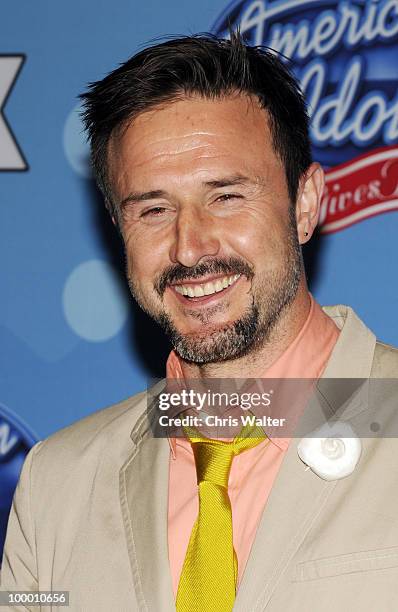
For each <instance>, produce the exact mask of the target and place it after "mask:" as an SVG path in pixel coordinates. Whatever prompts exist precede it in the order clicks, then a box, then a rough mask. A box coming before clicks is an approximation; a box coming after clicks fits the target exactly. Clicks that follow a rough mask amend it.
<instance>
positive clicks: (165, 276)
mask: <svg viewBox="0 0 398 612" xmlns="http://www.w3.org/2000/svg"><path fill="white" fill-rule="evenodd" d="M208 274H225V276H227V275H228V276H229V275H230V274H241V275H242V276H246V277H247V279H248V280H251V279H252V278H253V276H254V271H253V267H252V266H250V265H249V264H248V263H246V262H245V261H243V260H242V259H239V258H237V257H229V258H227V259H220V258H216V259H211V260H209V261H203V262H202V263H199V264H198V265H197V266H193V267H192V268H187V267H186V266H182V265H181V264H175V265H171V266H169V267H168V268H166V269H165V270H163V272H162V273H161V274H160V276H159V277H158V278H157V279H156V281H155V285H154V286H155V290H156V291H157V293H158V294H159V295H160V297H162V296H163V294H164V292H165V291H166V287H167V286H168V285H170V284H171V283H176V282H178V281H184V280H186V279H190V280H194V279H195V278H200V277H201V276H206V275H208Z"/></svg>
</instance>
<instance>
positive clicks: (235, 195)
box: [216, 193, 242, 202]
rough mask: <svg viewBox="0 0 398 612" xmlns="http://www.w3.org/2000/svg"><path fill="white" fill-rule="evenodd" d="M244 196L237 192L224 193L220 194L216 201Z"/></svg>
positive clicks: (226, 200)
mask: <svg viewBox="0 0 398 612" xmlns="http://www.w3.org/2000/svg"><path fill="white" fill-rule="evenodd" d="M241 197H242V196H241V195H239V194H237V193H223V194H222V195H220V196H218V198H217V199H216V202H228V200H235V199H236V198H241Z"/></svg>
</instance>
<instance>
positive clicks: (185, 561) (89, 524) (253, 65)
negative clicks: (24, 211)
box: [2, 35, 398, 612]
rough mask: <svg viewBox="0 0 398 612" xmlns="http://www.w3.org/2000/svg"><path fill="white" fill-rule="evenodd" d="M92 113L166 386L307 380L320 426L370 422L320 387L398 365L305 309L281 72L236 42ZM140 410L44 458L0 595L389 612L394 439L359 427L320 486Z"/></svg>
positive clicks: (98, 90)
mask: <svg viewBox="0 0 398 612" xmlns="http://www.w3.org/2000/svg"><path fill="white" fill-rule="evenodd" d="M83 100H84V102H85V105H86V111H85V120H86V125H87V128H88V132H89V136H90V141H91V147H92V159H93V164H94V168H95V172H96V176H97V180H98V184H99V186H100V188H101V189H102V191H103V193H104V197H105V201H106V205H107V207H108V209H109V211H110V213H111V216H112V219H113V222H114V223H115V224H116V225H117V226H118V228H119V230H120V233H121V236H122V238H123V241H124V244H125V250H126V258H127V277H128V282H129V285H130V287H131V292H132V294H133V296H134V297H135V299H136V300H137V302H138V303H139V304H140V306H141V307H142V308H143V309H144V310H145V311H146V312H147V313H148V314H149V316H151V317H152V318H154V319H155V320H156V321H157V322H158V323H159V324H160V325H161V326H162V327H163V328H164V330H165V332H166V333H167V334H168V336H169V337H170V339H171V341H172V343H173V346H174V350H173V352H172V353H171V355H170V357H169V359H168V362H167V378H168V379H169V381H173V380H175V379H177V381H178V382H179V384H180V385H181V387H182V388H184V386H185V385H187V384H188V381H189V379H194V380H197V381H201V380H202V379H206V380H213V379H226V378H228V379H231V380H235V379H242V378H243V379H257V380H260V381H261V380H264V379H265V380H267V379H279V378H286V379H290V378H295V379H311V380H313V379H315V380H319V384H318V388H319V389H321V391H322V399H323V401H324V406H323V407H322V409H325V410H326V413H327V411H328V410H329V411H330V412H329V415H330V416H333V415H335V414H338V415H339V418H341V419H343V420H344V421H346V422H348V423H349V424H355V423H356V422H359V423H363V422H364V419H365V421H366V419H367V415H368V412H369V410H370V403H371V402H370V396H371V392H370V391H369V388H368V387H367V386H366V385H365V387H366V391H364V387H363V386H361V385H354V387H355V392H352V393H351V392H349V393H348V395H347V393H346V388H345V387H344V385H340V384H338V385H328V381H329V379H341V378H346V379H354V380H358V379H359V380H366V379H369V378H382V377H386V378H387V377H394V376H396V374H397V372H398V357H397V352H396V350H395V349H392V348H390V347H388V346H385V345H382V344H380V343H376V339H375V337H374V335H373V334H372V332H371V331H370V330H368V329H367V328H366V327H365V325H364V324H363V323H362V322H361V321H360V320H359V319H358V317H357V316H356V315H355V314H354V312H353V311H352V310H351V309H350V308H348V307H345V306H336V307H328V308H325V309H324V311H323V310H322V309H321V308H320V307H319V306H318V304H317V303H316V302H315V300H314V299H313V298H312V296H311V295H310V294H309V292H308V289H307V285H306V278H305V273H304V269H303V262H302V256H301V245H302V244H304V243H305V242H307V241H308V240H309V239H310V238H311V235H312V233H313V232H314V229H315V227H316V224H317V219H318V215H319V202H320V198H321V194H322V188H323V173H322V169H321V168H320V166H319V164H317V163H313V162H312V161H311V155H310V143H309V138H308V119H307V114H306V110H305V105H304V102H303V100H302V97H301V95H300V92H299V90H298V87H297V85H296V83H295V81H294V79H293V78H292V76H291V75H290V74H289V72H288V71H287V70H286V68H285V67H284V65H283V64H282V62H281V61H280V60H279V59H277V58H276V57H275V56H274V55H273V54H271V53H269V52H267V51H264V50H260V49H255V48H248V47H246V46H245V45H244V44H243V42H242V41H241V39H240V38H239V36H238V35H232V37H231V41H224V40H217V39H216V38H212V37H205V36H198V37H187V38H182V39H177V40H170V41H168V42H166V43H163V44H160V45H157V46H154V47H151V48H148V49H146V50H144V51H142V52H140V53H138V54H137V55H136V56H134V57H133V58H131V59H130V60H129V61H128V62H126V63H125V64H124V65H122V66H121V67H119V68H118V69H117V70H115V71H114V72H112V73H111V74H110V75H108V76H107V77H106V78H105V79H104V80H103V81H100V82H98V83H95V84H93V85H92V86H91V88H90V91H89V92H88V93H86V94H85V95H84V96H83ZM154 350H156V347H154ZM342 388H344V389H343V391H344V392H341V389H342ZM358 389H359V391H358ZM389 389H390V388H389ZM379 399H380V396H379ZM382 400H383V402H384V403H385V405H390V404H391V402H393V400H394V397H393V392H392V391H391V389H390V390H388V391H385V396H384V397H383V398H382ZM383 405H384V404H383ZM146 408H147V401H146V394H145V393H141V394H139V395H137V396H135V397H133V398H129V399H127V400H126V401H124V402H122V403H121V404H119V405H116V406H113V407H111V408H109V409H107V410H104V411H100V412H98V413H96V414H94V415H91V416H89V417H88V418H86V419H84V420H82V421H81V422H79V423H77V424H75V425H73V426H71V427H69V428H66V429H64V430H62V431H60V432H58V433H57V434H55V435H54V436H51V437H50V438H49V439H48V440H46V441H44V442H42V443H39V444H38V445H36V447H34V449H33V450H32V451H31V453H30V455H29V457H28V458H27V460H26V462H25V465H24V468H23V472H22V475H21V478H20V482H19V485H18V488H17V491H16V495H15V499H14V505H13V509H12V512H11V516H10V521H9V527H8V535H7V540H6V545H5V553H4V559H3V568H2V588H4V589H5V588H7V589H14V590H16V589H18V590H37V589H39V590H51V589H53V590H55V589H58V590H61V589H62V590H69V591H70V608H71V609H72V610H76V611H77V610H79V611H82V610H84V611H89V610H90V611H91V610H93V611H94V610H95V611H96V612H98V611H101V610H104V611H105V610H106V611H109V610H115V611H116V610H117V611H123V612H124V611H126V612H127V611H128V610H142V611H144V610H145V611H156V612H158V611H162V612H163V611H164V612H169V611H171V610H175V609H177V610H178V612H182V611H184V612H188V611H192V612H193V611H199V610H203V611H204V612H212V611H214V612H216V611H217V612H224V611H227V610H231V609H232V607H233V609H234V610H236V611H240V612H248V611H250V612H255V611H260V610H267V611H269V612H282V611H286V610H288V611H289V612H308V611H315V612H326V611H331V610H339V611H341V610H343V611H345V610H347V611H348V610H352V609H358V610H361V611H362V612H371V611H372V612H374V610H378V611H387V610H395V609H397V605H398V595H397V594H396V589H395V588H394V589H393V587H392V585H393V583H394V579H396V578H397V574H398V524H397V521H396V509H397V502H398V492H397V490H396V478H395V476H394V474H395V472H396V470H395V467H393V466H394V465H395V464H394V461H395V456H396V455H395V453H396V445H395V444H394V440H388V439H383V440H381V439H380V438H379V439H375V438H371V437H370V436H371V432H370V430H369V437H368V439H364V440H362V455H361V457H360V459H359V462H358V464H357V465H356V463H357V460H358V457H356V458H355V460H354V461H353V465H352V467H351V468H350V470H349V472H350V473H349V475H346V477H344V478H341V477H340V476H339V474H337V476H335V477H334V478H333V479H331V480H330V479H328V478H327V477H326V476H323V477H321V476H320V475H318V474H317V469H316V468H317V466H316V465H310V464H309V466H306V465H305V464H304V463H303V461H302V460H301V459H300V457H299V455H298V445H299V442H300V440H299V439H298V438H292V436H291V435H289V436H287V437H285V438H283V437H277V436H272V435H267V431H268V430H267V428H266V427H264V428H261V433H260V434H259V433H258V428H257V430H256V431H257V433H256V437H255V438H250V436H249V437H247V438H246V437H244V436H243V435H242V437H240V438H237V439H235V440H234V441H233V442H228V441H225V440H212V439H211V438H210V437H209V438H203V434H201V433H200V432H198V431H197V430H195V429H193V433H192V429H190V428H189V427H187V428H185V430H184V431H185V434H186V436H187V438H188V439H186V438H184V437H183V438H178V437H175V436H169V437H168V438H167V437H154V436H153V434H152V430H151V422H150V418H149V415H150V414H153V412H152V413H151V412H150V411H147V409H146ZM309 410H310V408H307V410H306V412H305V414H308V411H309ZM364 415H365V416H364ZM304 416H305V415H304ZM361 419H362V420H361ZM350 426H351V425H350ZM268 434H269V431H268ZM195 436H196V437H195ZM224 437H227V438H230V436H224ZM249 439H251V440H252V441H253V440H255V443H253V444H251V443H250V444H249V445H247V446H246V447H245V448H243V445H245V444H246V442H247V441H248V440H249ZM340 442H341V440H340ZM324 448H325V449H326V450H325V456H327V458H329V459H330V462H332V463H333V461H334V460H335V459H337V458H338V453H337V454H336V453H335V450H333V449H332V454H330V455H328V454H327V453H328V452H329V451H328V448H329V447H326V446H325V447H324ZM348 448H349V440H347V439H346V440H345V442H344V440H343V455H342V456H343V458H344V457H346V456H347V453H346V451H347V449H348ZM203 449H205V450H204V454H203V453H202V451H203ZM220 449H221V450H220ZM231 449H232V451H233V452H232V451H231ZM231 452H232V455H233V456H232V455H231ZM347 452H348V451H347ZM201 453H202V454H201ZM220 453H221V455H223V457H224V459H225V457H226V456H227V455H226V454H227V453H230V454H228V458H227V459H225V462H226V463H228V466H227V468H228V469H226V470H224V472H223V474H222V475H220V474H221V468H220V465H219V463H218V464H217V465H216V464H215V463H213V464H211V460H213V459H212V458H214V457H213V455H214V456H215V455H217V456H218V454H220ZM333 453H334V454H333ZM204 455H207V457H205V458H204ZM210 455H211V457H210V459H209V456H210ZM230 455H231V456H230ZM323 458H324V457H323ZM217 461H218V459H217ZM315 463H316V462H315ZM334 465H336V464H334ZM209 466H210V467H209ZM215 466H216V467H215ZM309 467H311V468H313V469H312V470H310V469H309ZM214 473H215V475H214ZM318 473H319V471H318ZM199 501H200V508H199ZM215 560H216V561H215Z"/></svg>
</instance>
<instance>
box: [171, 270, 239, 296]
mask: <svg viewBox="0 0 398 612" xmlns="http://www.w3.org/2000/svg"><path fill="white" fill-rule="evenodd" d="M239 277H240V274H235V275H234V276H224V277H223V278H218V279H217V280H216V281H214V282H208V283H204V284H202V285H200V284H198V285H174V289H175V290H176V291H177V293H180V294H181V295H187V296H188V297H202V296H204V295H212V294H213V293H218V292H219V291H222V290H223V289H225V288H226V287H229V285H232V283H234V282H235V281H236V280H237V279H238V278H239Z"/></svg>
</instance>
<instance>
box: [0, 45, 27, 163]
mask: <svg viewBox="0 0 398 612" xmlns="http://www.w3.org/2000/svg"><path fill="white" fill-rule="evenodd" d="M24 61H25V56H24V55H22V54H21V55H0V170H1V171H9V172H10V171H18V170H19V171H21V170H22V171H23V170H27V169H28V164H27V163H26V160H25V158H24V156H23V153H22V151H21V149H20V148H19V146H18V142H17V140H16V138H15V136H14V133H13V131H12V129H11V127H10V125H9V124H8V122H7V119H6V117H5V114H4V108H5V106H6V103H7V100H8V98H9V96H10V94H11V91H12V89H13V87H14V84H15V82H16V80H17V78H18V74H19V72H20V70H21V68H22V65H23V63H24Z"/></svg>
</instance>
